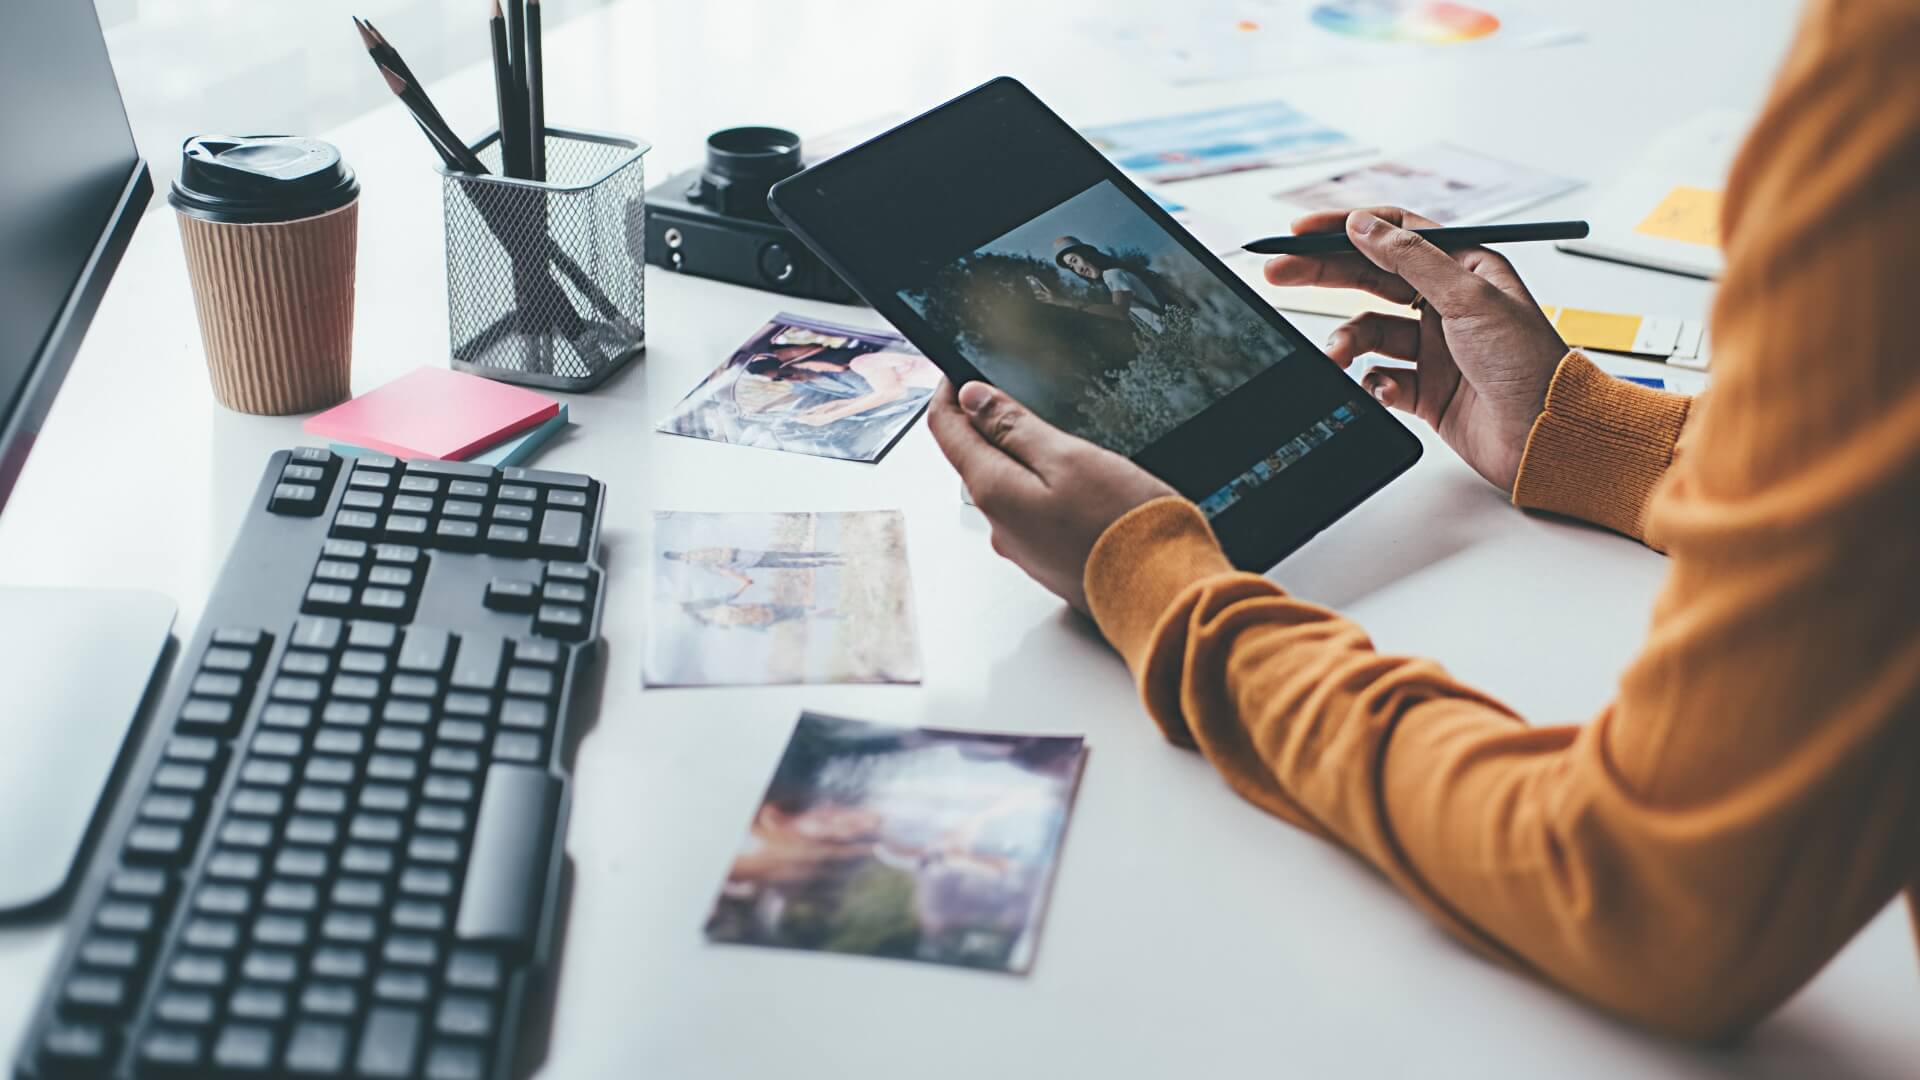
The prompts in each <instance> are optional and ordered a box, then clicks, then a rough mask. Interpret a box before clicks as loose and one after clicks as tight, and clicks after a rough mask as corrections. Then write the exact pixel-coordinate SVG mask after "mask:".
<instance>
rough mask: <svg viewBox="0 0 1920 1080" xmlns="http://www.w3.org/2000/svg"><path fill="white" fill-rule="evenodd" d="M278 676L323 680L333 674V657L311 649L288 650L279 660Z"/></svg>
mask: <svg viewBox="0 0 1920 1080" xmlns="http://www.w3.org/2000/svg"><path fill="white" fill-rule="evenodd" d="M280 674H282V675H303V676H306V677H307V678H312V679H324V678H326V677H327V676H328V675H331V674H333V655H332V654H331V653H323V652H315V651H313V650H311V649H289V650H287V654H286V655H285V656H283V657H281V658H280Z"/></svg>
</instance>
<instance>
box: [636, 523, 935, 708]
mask: <svg viewBox="0 0 1920 1080" xmlns="http://www.w3.org/2000/svg"><path fill="white" fill-rule="evenodd" d="M649 613H650V618H649V626H648V628H647V656H646V664H645V676H646V682H647V685H649V686H758V685H769V684H775V683H917V682H919V681H920V645H919V641H918V638H917V635H916V631H915V627H914V614H913V586H912V582H911V581H910V580H909V577H908V574H907V534H906V526H905V521H904V519H903V518H902V516H901V514H900V512H899V511H897V510H869V511H859V512H852V513H840V514H690V513H677V512H664V511H663V512H657V513H655V514H654V515H653V602H652V605H651V607H650V608H649Z"/></svg>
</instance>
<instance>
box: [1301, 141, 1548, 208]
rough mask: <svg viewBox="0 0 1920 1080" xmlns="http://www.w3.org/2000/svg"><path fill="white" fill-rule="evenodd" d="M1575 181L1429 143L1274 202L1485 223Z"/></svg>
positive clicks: (1362, 166) (1545, 197) (1305, 206)
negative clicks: (1393, 209)
mask: <svg viewBox="0 0 1920 1080" xmlns="http://www.w3.org/2000/svg"><path fill="white" fill-rule="evenodd" d="M1579 186H1580V181H1578V180H1574V179H1570V178H1568V177H1564V176H1555V175H1553V174H1552V173H1549V172H1542V171H1541V170H1539V169H1532V168H1528V167H1527V166H1525V165H1516V164H1513V163H1512V162H1508V161H1502V160H1500V159H1499V158H1494V157H1488V156H1487V155H1485V154H1478V153H1475V152H1473V151H1471V150H1464V149H1461V148H1460V147H1457V146H1449V145H1447V144H1445V143H1435V144H1433V145H1431V146H1424V147H1421V148H1419V149H1417V150H1412V151H1409V152H1407V153H1404V154H1396V155H1394V156H1393V157H1390V158H1388V159H1386V160H1385V161H1376V162H1373V163H1372V164H1370V165H1358V166H1355V167H1353V168H1351V169H1345V170H1342V171H1341V172H1338V173H1335V174H1334V175H1332V176H1329V177H1327V178H1326V179H1324V180H1315V181H1314V182H1313V183H1310V184H1302V185H1300V186H1299V187H1296V188H1291V189H1289V190H1287V191H1282V192H1280V193H1279V194H1278V195H1276V196H1274V197H1275V198H1277V199H1280V200H1281V201H1283V202H1287V203H1291V204H1293V205H1295V206H1298V207H1301V208H1303V209H1306V210H1345V209H1347V208H1349V207H1354V206H1401V207H1405V208H1406V209H1408V210H1411V211H1413V212H1414V213H1416V214H1420V215H1422V216H1424V217H1427V218H1431V219H1432V220H1434V221H1436V222H1438V223H1440V224H1441V225H1460V224H1466V223H1469V222H1480V221H1493V220H1497V219H1499V218H1501V217H1504V216H1506V215H1507V214H1511V213H1513V212H1514V211H1516V210H1521V209H1524V208H1526V207H1528V206H1532V205H1533V204H1535V203H1539V202H1545V201H1546V200H1548V199H1552V198H1557V197H1559V196H1561V195H1564V194H1566V193H1567V192H1569V191H1572V190H1573V189H1575V188H1577V187H1579Z"/></svg>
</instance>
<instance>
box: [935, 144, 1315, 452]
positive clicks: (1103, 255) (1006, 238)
mask: <svg viewBox="0 0 1920 1080" xmlns="http://www.w3.org/2000/svg"><path fill="white" fill-rule="evenodd" d="M898 295H899V297H900V299H901V301H903V302H904V303H906V304H907V306H908V307H910V308H912V309H913V311H914V312H915V313H916V314H917V315H919V316H920V317H921V318H922V319H924V320H925V321H926V323H927V325H928V326H929V327H930V328H931V329H932V330H933V331H934V332H935V333H936V334H938V335H939V336H940V337H942V338H944V339H946V340H948V341H951V342H953V343H954V346H955V347H956V348H957V349H958V350H959V351H960V353H961V354H962V355H963V356H964V357H965V358H966V360H967V362H969V363H971V364H972V365H973V366H974V367H975V368H976V369H978V370H979V372H980V373H981V374H982V375H984V376H986V378H987V379H989V380H990V381H992V382H993V383H994V384H995V385H997V386H999V387H1001V388H1002V389H1004V390H1006V391H1007V392H1008V393H1009V394H1012V395H1013V396H1014V397H1015V398H1016V399H1018V400H1019V401H1021V402H1022V403H1024V404H1025V405H1026V406H1027V407H1028V408H1030V409H1032V410H1033V411H1034V412H1035V413H1037V414H1039V415H1040V416H1041V417H1042V418H1043V419H1045V420H1047V421H1048V422H1050V423H1052V424H1054V425H1055V426H1057V427H1060V428H1063V429H1065V430H1067V431H1070V432H1073V433H1074V434H1076V435H1079V436H1082V437H1083V438H1087V439H1090V440H1092V441H1093V442H1096V443H1099V444H1101V445H1102V446H1106V447H1108V448H1109V449H1112V450H1116V451H1118V452H1120V453H1122V454H1127V455H1132V454H1135V453H1137V452H1139V451H1140V450H1142V449H1144V448H1146V447H1147V446H1149V445H1151V444H1152V443H1154V442H1155V441H1157V440H1158V439H1160V438H1161V437H1162V436H1164V435H1166V434H1168V433H1169V432H1171V431H1173V430H1174V429H1175V428H1177V427H1179V426H1180V425H1181V424H1183V423H1185V422H1186V421H1188V420H1190V419H1192V418H1193V417H1194V416H1196V415H1198V414H1199V413H1200V412H1202V411H1203V410H1205V409H1206V408H1207V407H1208V406H1209V405H1212V404H1213V403H1214V402H1216V401H1219V400H1220V399H1222V398H1224V397H1226V396H1227V395H1228V394H1231V393H1232V392H1233V391H1235V390H1237V389H1239V388H1240V387H1241V386H1243V385H1245V384H1246V383H1247V382H1248V381H1249V380H1250V379H1252V378H1253V377H1254V376H1256V375H1258V374H1260V373H1261V372H1262V371H1265V370H1266V369H1268V368H1269V367H1272V366H1273V365H1274V364H1276V363H1279V362H1280V361H1281V360H1283V359H1285V358H1286V357H1287V356H1288V355H1290V354H1291V353H1293V352H1294V351H1295V345H1294V344H1293V343H1292V342H1290V341H1288V340H1287V338H1286V337H1284V336H1282V334H1281V333H1280V331H1278V330H1276V329H1275V328H1274V327H1273V325H1272V324H1271V323H1269V322H1267V321H1266V320H1264V319H1262V318H1261V317H1260V316H1259V315H1258V314H1257V313H1256V312H1254V311H1253V310H1251V309H1250V308H1248V306H1247V305H1246V304H1245V303H1244V302H1242V301H1241V300H1240V299H1239V298H1238V297H1237V296H1235V295H1234V293H1233V292H1232V291H1231V290H1229V289H1228V288H1227V286H1226V285H1225V284H1223V283H1222V282H1221V281H1220V279H1219V278H1217V277H1215V276H1214V275H1213V274H1212V273H1209V272H1208V270H1207V269H1206V267H1204V266H1202V265H1201V263H1200V261H1199V260H1198V259H1196V258H1194V256H1193V255H1192V253H1191V252H1189V251H1188V250H1187V249H1186V248H1184V247H1182V246H1181V245H1180V242H1179V241H1177V240H1175V239H1174V238H1173V237H1172V236H1171V235H1169V234H1168V233H1167V232H1166V231H1165V230H1163V229H1162V228H1161V227H1160V226H1159V225H1157V224H1155V223H1154V221H1153V219H1152V218H1150V217H1148V216H1147V214H1146V213H1145V212H1144V211H1143V210H1141V209H1140V207H1139V206H1138V205H1136V204H1135V203H1134V202H1133V200H1132V199H1130V198H1129V197H1128V196H1127V195H1126V194H1125V193H1124V192H1122V191H1121V190H1120V189H1119V188H1118V187H1116V186H1115V185H1114V184H1113V183H1112V182H1111V181H1108V180H1101V181H1099V182H1097V183H1095V184H1094V185H1093V186H1092V187H1090V188H1088V189H1086V190H1085V191H1082V192H1080V193H1079V194H1078V195H1075V196H1073V197H1072V198H1070V199H1068V200H1067V201H1065V202H1063V203H1061V204H1060V205H1058V206H1055V207H1054V208H1052V209H1051V210H1048V211H1047V212H1045V213H1043V214H1041V215H1040V216H1038V217H1036V218H1034V219H1033V220H1031V221H1028V222H1026V223H1025V224H1023V225H1021V226H1019V227H1018V228H1015V229H1013V230H1012V231H1010V232H1007V233H1005V234H1003V235H1001V236H999V237H997V238H995V239H993V240H990V241H988V242H987V243H985V244H982V245H981V246H979V247H978V248H975V249H974V250H973V251H971V252H968V253H967V254H965V255H962V256H960V257H959V258H958V259H956V260H954V261H953V262H951V263H948V264H947V265H945V266H942V267H940V268H939V269H937V270H936V271H934V273H933V274H932V275H931V276H929V277H928V278H927V279H926V280H925V281H922V282H920V283H918V284H916V285H915V286H912V287H910V288H906V289H901V290H899V293H898Z"/></svg>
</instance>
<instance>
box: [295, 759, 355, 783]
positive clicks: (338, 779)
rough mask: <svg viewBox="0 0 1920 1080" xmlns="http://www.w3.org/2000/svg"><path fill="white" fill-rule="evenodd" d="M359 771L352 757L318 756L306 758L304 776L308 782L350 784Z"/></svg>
mask: <svg viewBox="0 0 1920 1080" xmlns="http://www.w3.org/2000/svg"><path fill="white" fill-rule="evenodd" d="M359 772H360V770H359V768H358V767H357V766H356V765H355V763H354V760H353V759H352V758H344V757H326V756H319V757H311V758H308V759H307V770H306V774H305V777H306V780H307V782H308V783H310V784H351V783H353V782H354V781H355V780H357V779H359V775H358V774H359Z"/></svg>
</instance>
